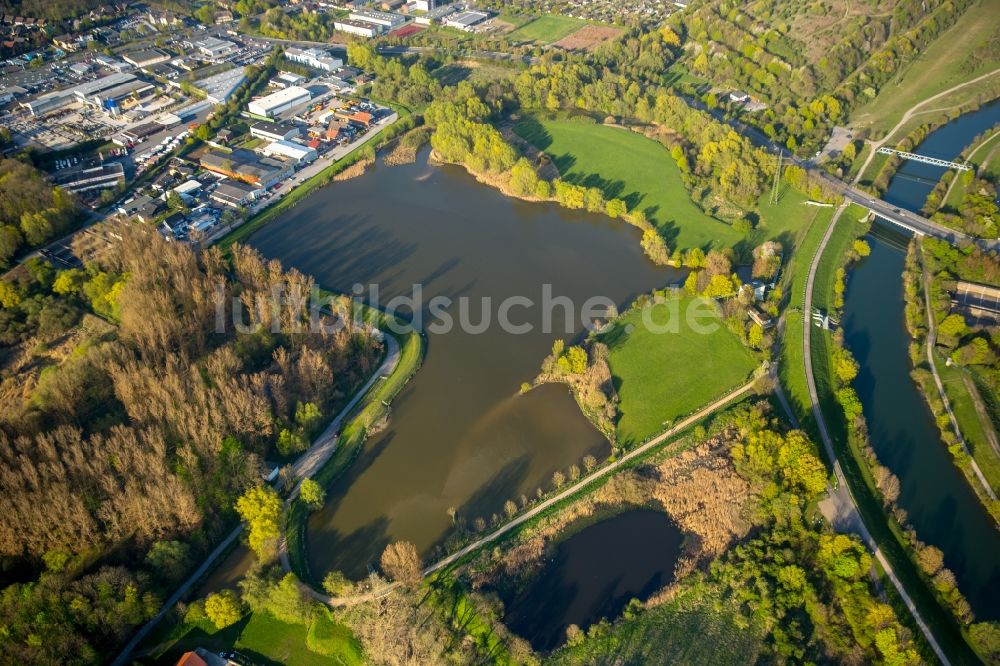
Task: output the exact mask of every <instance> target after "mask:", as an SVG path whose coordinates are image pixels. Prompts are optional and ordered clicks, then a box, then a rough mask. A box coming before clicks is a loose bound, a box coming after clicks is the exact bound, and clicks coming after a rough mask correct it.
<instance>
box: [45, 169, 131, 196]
mask: <svg viewBox="0 0 1000 666" xmlns="http://www.w3.org/2000/svg"><path fill="white" fill-rule="evenodd" d="M57 176H58V177H57V178H56V184H57V185H59V187H61V188H62V189H63V190H65V191H66V192H72V193H74V194H76V193H79V192H86V191H88V190H98V189H100V190H103V189H108V188H111V187H115V186H116V185H118V183H124V182H125V168H124V167H122V165H121V162H103V163H100V164H93V165H89V166H81V167H77V168H73V169H66V170H64V171H60V172H58V174H57Z"/></svg>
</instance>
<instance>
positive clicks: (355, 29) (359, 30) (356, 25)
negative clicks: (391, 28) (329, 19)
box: [333, 19, 382, 38]
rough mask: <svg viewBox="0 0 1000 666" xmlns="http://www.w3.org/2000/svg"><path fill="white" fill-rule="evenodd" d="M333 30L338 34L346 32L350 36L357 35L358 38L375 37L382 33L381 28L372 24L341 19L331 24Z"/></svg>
mask: <svg viewBox="0 0 1000 666" xmlns="http://www.w3.org/2000/svg"><path fill="white" fill-rule="evenodd" d="M333 29H334V30H339V31H340V32H346V33H348V34H351V35H358V36H360V37H369V38H371V37H375V36H377V35H379V34H381V33H382V26H380V25H376V24H374V23H365V22H363V21H351V20H348V19H341V20H339V21H334V22H333Z"/></svg>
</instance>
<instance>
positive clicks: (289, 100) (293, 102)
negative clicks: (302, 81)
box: [247, 86, 312, 118]
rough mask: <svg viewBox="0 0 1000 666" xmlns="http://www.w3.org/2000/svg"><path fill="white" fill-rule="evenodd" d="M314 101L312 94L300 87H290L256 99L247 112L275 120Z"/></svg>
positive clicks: (249, 105)
mask: <svg viewBox="0 0 1000 666" xmlns="http://www.w3.org/2000/svg"><path fill="white" fill-rule="evenodd" d="M311 99H312V93H311V92H309V91H308V90H306V89H305V88H302V87H299V86H289V87H288V88H285V89H284V90H279V91H278V92H275V93H271V94H270V95H267V96H266V97H261V98H260V99H255V100H253V101H252V102H250V104H248V105H247V110H248V111H249V112H250V113H252V114H254V115H255V116H262V117H264V118H273V117H275V116H276V115H278V114H281V113H284V112H285V111H288V110H289V109H292V108H294V107H296V106H299V105H300V104H305V103H306V102H308V101H309V100H311Z"/></svg>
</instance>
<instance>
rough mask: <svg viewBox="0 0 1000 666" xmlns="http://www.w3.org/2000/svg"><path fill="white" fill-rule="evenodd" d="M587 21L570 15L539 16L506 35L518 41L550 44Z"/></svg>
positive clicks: (569, 33) (571, 32)
mask: <svg viewBox="0 0 1000 666" xmlns="http://www.w3.org/2000/svg"><path fill="white" fill-rule="evenodd" d="M587 23H588V22H587V21H585V20H583V19H578V18H572V17H570V16H550V15H544V16H539V17H538V18H536V19H535V20H534V21H531V22H529V23H525V24H524V25H522V26H521V27H519V28H518V29H517V30H514V31H512V32H510V33H509V34H508V35H507V37H508V38H509V39H511V40H514V41H519V42H540V43H542V44H551V43H553V42H558V41H559V40H560V39H562V38H563V37H566V36H568V35H571V34H573V33H574V32H576V31H577V30H579V29H580V28H582V27H583V26H585V25H587Z"/></svg>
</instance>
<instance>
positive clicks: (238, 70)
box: [194, 67, 247, 104]
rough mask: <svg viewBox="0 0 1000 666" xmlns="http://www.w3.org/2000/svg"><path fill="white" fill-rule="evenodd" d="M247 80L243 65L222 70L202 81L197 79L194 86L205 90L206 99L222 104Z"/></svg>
mask: <svg viewBox="0 0 1000 666" xmlns="http://www.w3.org/2000/svg"><path fill="white" fill-rule="evenodd" d="M246 80H247V75H246V74H244V73H243V68H242V67H234V68H233V69H229V70H226V71H225V72H220V73H219V74H215V75H213V76H208V77H205V78H204V79H201V80H200V81H195V83H194V86H195V87H196V88H198V89H199V90H202V91H204V92H205V99H207V100H208V101H209V102H212V103H213V104H222V103H223V102H225V101H226V100H228V99H229V98H230V97H231V96H232V94H233V93H234V92H236V89H237V88H239V87H240V86H241V85H243V82H244V81H246Z"/></svg>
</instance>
